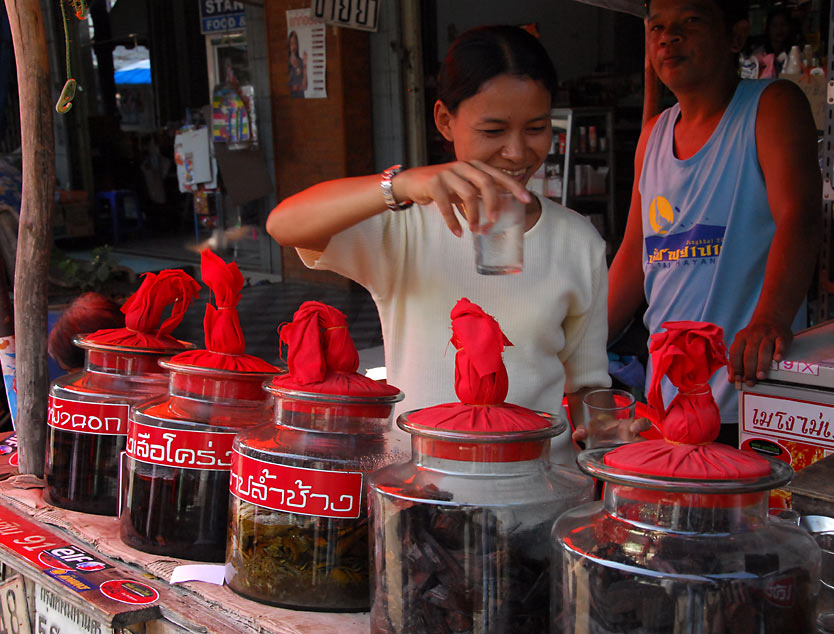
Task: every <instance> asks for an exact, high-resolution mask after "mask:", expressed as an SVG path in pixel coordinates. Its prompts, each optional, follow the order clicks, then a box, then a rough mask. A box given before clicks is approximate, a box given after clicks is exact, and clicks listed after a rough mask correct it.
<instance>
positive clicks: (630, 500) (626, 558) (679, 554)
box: [551, 449, 820, 634]
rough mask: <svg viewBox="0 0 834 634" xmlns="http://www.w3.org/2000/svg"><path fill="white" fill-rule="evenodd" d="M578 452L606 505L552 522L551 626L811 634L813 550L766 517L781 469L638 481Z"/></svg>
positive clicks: (785, 469) (788, 525)
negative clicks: (601, 485) (739, 476)
mask: <svg viewBox="0 0 834 634" xmlns="http://www.w3.org/2000/svg"><path fill="white" fill-rule="evenodd" d="M607 451H608V449H596V450H588V451H584V452H582V453H581V454H580V455H579V459H578V462H579V466H580V467H581V468H582V469H583V470H584V471H586V472H587V473H589V474H590V475H592V476H594V477H596V478H599V479H601V480H604V481H606V484H605V490H604V496H603V500H602V501H600V502H594V503H591V504H586V505H584V506H581V507H578V508H575V509H573V510H571V511H568V512H566V513H565V514H564V515H562V516H561V517H560V518H559V520H558V521H557V522H556V524H555V526H554V528H553V544H554V554H553V556H554V560H556V559H560V560H561V575H554V584H553V593H552V602H553V607H552V614H553V621H552V628H551V633H562V632H565V633H574V632H577V633H578V632H612V633H619V632H623V633H625V632H628V633H632V632H640V633H647V634H648V633H649V632H675V634H700V633H701V632H709V633H710V634H737V633H738V632H756V633H757V634H777V633H778V634H784V633H785V632H796V633H805V632H813V631H814V627H815V626H814V618H815V611H814V604H815V601H816V597H817V592H818V588H819V571H820V551H819V548H818V547H817V545H816V544H815V543H814V540H813V538H812V537H811V536H810V535H808V534H807V533H806V532H805V531H804V530H802V529H801V528H799V527H798V526H797V525H796V522H791V521H788V520H784V519H781V518H778V517H775V516H768V512H767V511H768V493H769V491H770V490H771V489H773V488H776V487H779V486H781V485H783V484H786V483H787V482H788V481H789V480H790V479H791V476H792V474H793V471H792V469H791V468H790V466H789V465H787V464H785V463H784V462H780V461H778V460H774V459H768V461H769V462H770V464H771V469H772V470H771V473H770V474H769V475H767V476H765V477H761V478H751V479H745V480H700V479H684V478H661V477H658V476H644V475H640V474H637V473H635V472H631V471H625V470H620V469H615V468H613V467H610V466H608V465H606V464H604V462H603V456H604V455H605V453H606V452H607Z"/></svg>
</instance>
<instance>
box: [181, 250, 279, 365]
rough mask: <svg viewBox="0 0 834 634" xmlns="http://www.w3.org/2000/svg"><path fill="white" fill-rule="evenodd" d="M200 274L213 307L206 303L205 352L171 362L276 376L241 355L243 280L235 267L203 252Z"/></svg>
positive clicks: (254, 359)
mask: <svg viewBox="0 0 834 634" xmlns="http://www.w3.org/2000/svg"><path fill="white" fill-rule="evenodd" d="M200 272H201V273H202V276H203V282H204V283H205V285H206V286H208V287H209V288H210V289H211V292H212V296H213V297H214V301H215V304H216V306H214V305H212V304H211V302H209V303H208V304H207V305H206V314H205V316H204V317H203V330H204V333H203V334H204V338H205V344H206V349H205V350H192V351H190V352H184V353H181V354H178V355H177V356H176V357H174V358H173V359H171V361H172V362H174V363H179V364H182V365H191V366H199V367H204V368H215V369H220V370H234V371H237V372H265V373H270V374H274V373H277V372H278V368H276V367H275V366H273V365H272V364H270V363H267V362H266V361H264V360H262V359H259V358H258V357H254V356H252V355H248V354H245V352H244V351H245V350H246V341H245V339H244V337H243V329H242V328H241V326H240V317H239V315H238V311H237V304H238V302H239V301H240V293H241V290H242V289H243V284H244V279H243V275H241V273H240V270H239V269H238V267H237V264H235V263H234V262H230V263H229V264H226V262H224V261H223V259H222V258H221V257H220V256H218V255H216V254H215V253H213V252H212V251H210V250H209V249H204V250H203V251H202V252H201V253H200Z"/></svg>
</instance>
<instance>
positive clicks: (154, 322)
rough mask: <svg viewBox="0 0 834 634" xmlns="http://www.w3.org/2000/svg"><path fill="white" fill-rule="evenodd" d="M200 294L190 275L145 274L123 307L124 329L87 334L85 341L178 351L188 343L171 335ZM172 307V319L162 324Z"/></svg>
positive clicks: (176, 272) (174, 272)
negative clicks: (166, 312) (164, 316)
mask: <svg viewBox="0 0 834 634" xmlns="http://www.w3.org/2000/svg"><path fill="white" fill-rule="evenodd" d="M199 292H200V285H199V284H198V283H197V282H196V281H195V280H194V279H193V278H192V277H191V276H190V275H188V274H187V273H185V272H184V271H180V270H177V269H166V270H164V271H160V272H159V273H145V274H143V279H142V284H141V285H140V286H139V289H138V290H137V291H136V292H135V293H134V294H133V295H131V296H130V297H128V299H127V301H125V303H124V304H123V305H122V312H123V313H124V314H125V327H124V328H107V329H104V330H98V331H96V332H94V333H92V334H90V335H87V336H86V337H85V338H84V339H83V341H84V342H85V343H92V344H107V345H112V346H123V347H128V348H144V349H151V350H177V349H183V348H186V347H188V344H186V343H184V342H182V341H179V340H178V339H175V338H174V337H172V336H171V333H172V332H173V330H174V329H175V328H176V327H177V326H179V325H180V322H181V321H182V318H183V317H184V316H185V311H186V310H188V307H189V306H190V305H191V300H192V299H194V298H195V297H196V296H197V294H198V293H199ZM169 304H173V307H172V309H171V316H170V317H168V319H166V320H165V321H164V322H162V324H161V325H160V321H161V320H162V312H163V310H164V309H165V307H166V306H168V305H169Z"/></svg>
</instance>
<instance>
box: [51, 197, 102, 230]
mask: <svg viewBox="0 0 834 634" xmlns="http://www.w3.org/2000/svg"><path fill="white" fill-rule="evenodd" d="M94 234H95V223H94V222H93V215H92V212H91V210H90V205H89V203H88V202H87V201H86V200H83V201H81V202H57V203H55V210H54V212H53V215H52V235H53V237H55V238H56V239H57V238H85V237H89V236H92V235H94Z"/></svg>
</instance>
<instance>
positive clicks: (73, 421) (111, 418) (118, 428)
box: [46, 396, 130, 436]
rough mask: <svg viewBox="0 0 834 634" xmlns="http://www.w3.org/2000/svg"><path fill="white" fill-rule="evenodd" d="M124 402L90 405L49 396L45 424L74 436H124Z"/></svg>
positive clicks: (85, 402)
mask: <svg viewBox="0 0 834 634" xmlns="http://www.w3.org/2000/svg"><path fill="white" fill-rule="evenodd" d="M129 412H130V405H128V404H127V403H92V402H89V401H74V400H71V399H66V398H58V397H55V396H50V397H49V416H48V417H47V419H46V422H47V424H48V425H49V426H50V427H54V428H55V429H63V430H64V431H71V432H75V433H78V434H98V435H103V436H107V435H124V434H126V433H127V415H128V413H129Z"/></svg>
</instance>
